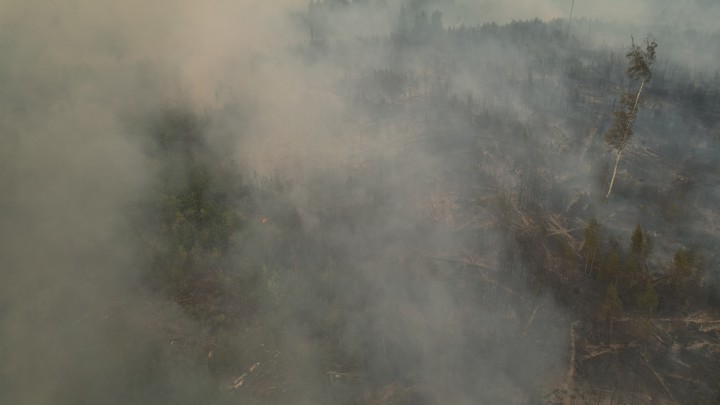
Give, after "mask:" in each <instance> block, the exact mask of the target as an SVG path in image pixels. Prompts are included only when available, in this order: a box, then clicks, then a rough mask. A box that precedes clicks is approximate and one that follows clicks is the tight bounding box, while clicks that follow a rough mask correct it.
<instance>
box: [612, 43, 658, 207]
mask: <svg viewBox="0 0 720 405" xmlns="http://www.w3.org/2000/svg"><path fill="white" fill-rule="evenodd" d="M655 48H657V43H656V42H655V41H654V40H653V39H652V38H651V37H650V36H648V37H647V38H645V49H643V48H642V47H640V46H638V45H635V40H634V39H633V41H632V46H631V48H630V51H629V52H628V53H627V54H626V55H625V56H626V57H627V59H628V68H627V72H626V73H627V75H628V77H629V78H630V80H632V81H634V82H636V81H638V80H639V81H640V87H639V88H638V89H637V91H635V92H632V91H626V92H625V93H624V94H623V95H622V97H621V98H620V110H618V111H615V112H613V115H614V120H613V124H612V126H611V127H610V130H609V131H608V132H607V134H605V141H606V142H607V143H608V145H610V147H612V148H613V149H615V167H614V168H613V171H612V177H611V178H610V186H609V187H608V191H607V195H605V199H608V198H610V193H612V189H613V186H614V185H615V176H616V175H617V169H618V164H619V163H620V158H621V157H622V153H623V150H624V149H625V147H626V146H627V145H628V142H629V141H630V137H631V136H632V134H633V130H632V127H633V124H634V123H635V118H636V117H637V108H638V104H639V102H640V95H641V94H642V92H643V89H644V88H645V85H646V84H647V83H648V81H650V78H651V77H652V70H651V68H652V65H653V63H654V62H655Z"/></svg>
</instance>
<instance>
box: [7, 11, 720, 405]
mask: <svg viewBox="0 0 720 405" xmlns="http://www.w3.org/2000/svg"><path fill="white" fill-rule="evenodd" d="M443 7H449V6H448V5H447V4H445V2H436V1H419V0H413V1H409V2H406V3H405V5H404V6H403V7H402V8H400V10H399V15H398V18H397V20H395V26H394V27H393V29H392V30H391V31H390V32H387V33H385V34H382V35H372V36H370V35H368V36H355V37H352V38H348V36H346V35H343V33H342V32H340V29H339V28H338V26H337V25H336V23H335V22H334V19H337V20H340V21H344V20H343V18H346V17H344V16H347V15H355V14H353V13H357V15H373V13H383V12H385V11H387V10H388V9H389V6H388V5H387V4H386V2H382V1H369V0H368V1H361V0H355V1H344V0H342V1H341V0H324V1H313V2H312V3H311V4H310V5H309V7H308V8H307V10H304V11H303V12H300V13H297V14H296V15H293V22H294V23H296V25H297V26H299V27H300V30H301V31H302V32H303V33H304V34H306V36H307V37H306V38H301V39H298V40H297V43H295V44H293V46H291V47H290V52H289V53H290V55H291V56H289V58H293V60H295V61H296V62H297V63H301V64H302V66H306V67H307V66H311V67H312V66H323V67H326V68H327V67H329V68H328V70H330V69H332V70H333V71H337V72H341V73H342V74H337V75H334V76H333V75H329V76H328V78H327V81H328V83H324V84H325V86H324V87H322V88H321V89H317V90H316V94H313V95H312V97H308V100H306V102H307V103H308V105H311V104H312V103H322V100H324V97H328V98H332V99H333V100H340V102H339V103H341V104H342V106H343V107H342V108H341V109H339V110H340V111H341V112H340V113H338V117H334V118H333V119H336V120H338V121H339V122H340V124H338V128H340V129H337V137H345V138H343V139H344V141H346V142H350V143H351V145H352V151H353V153H350V154H348V157H347V159H344V160H343V161H342V162H340V163H337V164H335V165H333V166H331V167H323V168H322V169H321V170H311V169H307V167H306V166H310V165H309V164H306V166H303V165H302V164H300V163H297V162H292V161H284V162H283V164H286V165H287V167H289V168H290V169H289V170H280V169H278V170H276V171H272V170H264V171H261V172H260V173H258V171H256V168H255V167H254V166H253V162H251V161H243V160H242V159H241V158H238V157H237V156H238V154H237V153H235V151H234V150H233V148H235V147H237V146H236V145H238V144H240V143H237V139H241V140H242V139H244V137H245V136H246V135H245V132H246V131H248V132H249V131H250V129H249V128H250V125H247V126H244V125H236V122H235V121H233V120H235V119H237V120H243V119H247V120H248V121H250V120H251V119H252V114H250V113H249V112H248V110H250V109H252V107H250V106H248V105H243V104H232V103H230V102H228V103H226V104H223V103H224V100H221V99H220V100H219V101H218V100H216V101H217V104H219V105H221V107H218V108H215V109H208V110H203V111H202V112H199V111H196V109H193V108H190V107H185V106H177V105H174V106H168V107H165V108H161V109H159V110H158V111H151V112H144V114H140V115H133V116H132V117H130V118H127V117H126V118H125V122H124V123H125V124H126V126H127V128H128V131H129V132H131V133H132V134H133V141H134V142H137V143H139V144H140V145H141V146H142V152H143V154H144V157H145V158H147V160H148V162H150V164H149V167H150V169H151V170H150V174H148V177H150V178H151V180H150V181H149V183H148V185H147V187H146V190H144V191H145V192H144V193H143V194H142V195H139V196H137V197H134V198H133V199H132V201H133V202H132V204H130V205H129V206H128V207H126V210H125V212H124V215H125V218H126V219H127V222H128V223H130V226H129V228H130V229H129V230H128V231H127V235H126V237H127V239H128V240H131V241H132V242H131V243H132V245H133V246H134V247H135V249H136V250H137V251H138V252H139V259H138V263H137V266H138V267H140V268H141V269H142V271H141V277H139V279H138V282H137V288H139V289H143V290H146V291H148V292H149V294H150V295H152V296H156V297H162V300H163V302H170V303H172V308H173V310H174V311H177V312H178V313H180V314H181V315H177V318H173V316H175V315H173V316H165V315H163V316H161V317H160V318H161V319H163V320H164V323H163V324H161V325H148V326H147V328H149V329H151V330H152V332H149V334H151V335H153V336H154V339H155V340H154V341H155V342H159V343H157V346H152V347H151V348H150V349H148V350H147V352H143V354H142V356H143V357H144V358H150V360H149V363H148V364H150V363H151V364H154V365H155V366H154V367H150V366H148V367H147V368H144V366H138V367H134V368H130V370H141V371H143V372H144V374H143V373H141V374H142V376H144V377H143V378H137V377H136V378H130V379H123V380H122V383H118V384H117V385H112V386H110V387H108V388H107V390H108V393H109V395H110V396H112V397H113V398H115V401H116V402H117V403H123V401H130V402H125V403H131V402H132V403H156V402H153V401H157V400H158V398H160V399H161V400H167V401H173V403H202V402H198V401H201V400H207V401H209V402H208V403H252V404H275V403H315V404H367V405H370V404H378V405H379V404H441V403H448V404H452V403H457V404H465V403H498V404H499V403H527V404H538V403H542V404H572V403H575V404H586V403H587V404H591V403H592V404H600V403H610V404H614V403H618V404H619V403H623V404H625V403H628V404H665V403H667V404H674V403H687V404H691V403H692V404H694V403H697V404H714V403H718V401H720V385H719V384H718V381H720V363H719V362H718V359H719V358H720V287H719V285H720V284H719V283H720V279H719V278H720V273H718V268H719V267H718V266H719V265H720V262H719V261H718V253H717V252H718V251H720V250H719V249H720V239H719V238H718V231H719V230H720V228H718V226H720V225H719V224H720V212H718V211H717V206H718V203H719V202H720V191H719V190H720V189H719V188H718V179H720V164H718V163H720V132H719V128H720V76H719V75H718V71H717V70H716V71H715V72H714V74H711V73H708V72H707V71H704V70H702V69H694V68H693V66H692V65H691V64H690V63H688V66H685V65H683V64H681V63H679V62H677V61H674V60H671V59H670V58H666V57H664V56H663V52H664V50H663V49H664V47H666V44H664V43H663V42H662V41H663V39H662V38H667V35H664V33H660V34H663V35H659V36H658V37H657V38H654V39H653V37H650V36H648V37H646V39H643V42H642V43H638V44H636V43H635V42H634V40H633V39H631V38H628V39H627V49H624V48H622V47H617V48H611V47H607V46H604V45H599V44H598V43H597V42H594V41H593V40H592V36H591V35H590V34H584V33H585V32H591V31H592V30H598V31H600V30H601V28H602V23H600V22H597V21H585V20H579V21H574V22H573V24H574V25H573V30H569V29H568V24H567V21H565V20H553V21H541V20H538V19H536V20H530V21H514V22H512V23H508V24H496V23H488V24H480V25H457V26H448V25H446V24H445V23H444V22H443V14H442V13H441V11H439V9H440V8H443ZM666 29H667V30H670V28H667V27H666ZM703 35H704V34H699V33H688V32H686V33H679V34H678V38H679V39H678V41H681V40H684V39H686V38H685V37H687V36H693V38H694V39H695V40H696V41H697V42H698V43H711V42H712V41H713V40H715V39H717V38H716V37H717V35H716V34H714V35H711V34H707V35H705V36H703ZM671 45H672V44H667V47H668V48H669V47H670V46H671ZM673 46H674V45H673ZM365 53H366V54H367V55H374V56H372V57H370V56H368V57H367V60H363V61H361V62H362V63H360V61H358V59H363V55H364V54H365ZM353 55H355V56H353ZM358 55H359V56H358ZM377 55H382V56H380V57H377ZM476 76H477V77H480V79H478V78H477V77H476ZM651 77H652V80H650V78H651ZM476 79H477V80H476ZM218 98H219V97H218ZM333 107H334V105H333ZM333 111H336V110H333ZM237 117H241V118H237ZM278 119H280V118H278ZM230 123H232V124H230ZM387 128H391V130H387ZM290 130H292V129H290ZM343 131H344V132H343ZM348 134H350V135H348ZM388 134H389V135H388ZM293 147H294V146H292V145H291V146H290V147H289V148H290V149H292V148H293ZM378 151H379V152H378ZM621 155H622V157H623V160H622V161H621V160H620V157H621ZM611 193H612V194H611ZM148 302H152V301H150V300H149V301H148ZM148 308H150V309H148V312H152V311H156V312H160V313H164V312H163V311H168V313H169V310H167V309H165V307H163V306H161V305H157V304H148ZM181 318H182V319H184V321H178V320H177V319H181ZM87 319H88V320H85V321H84V322H94V320H93V315H90V316H87ZM97 322H100V321H97ZM169 342H172V343H169ZM171 344H172V347H171V346H170V345H171ZM167 347H170V349H167ZM128 350H129V349H128ZM168 358H170V359H172V360H171V361H168V360H167V359H168ZM138 362H141V360H138ZM142 364H145V363H142ZM159 364H163V367H161V366H159ZM167 364H170V365H171V367H177V368H179V369H184V368H183V367H186V368H188V369H192V370H194V371H193V373H194V374H192V376H193V378H196V379H198V380H199V381H200V382H198V385H199V388H197V390H196V395H195V396H188V397H186V398H179V397H176V396H173V395H165V396H163V395H159V394H158V391H164V390H168V389H169V388H168V387H170V386H171V384H168V385H159V386H153V385H152V384H149V383H148V382H147V381H152V380H153V379H156V378H157V376H158V375H160V374H163V373H165V372H166V371H165V370H166V368H165V365H167ZM198 370H199V371H198ZM0 376H1V374H0ZM197 376H200V377H197ZM178 380H179V381H186V380H184V379H182V378H178ZM188 380H189V379H188ZM478 381H482V383H478ZM2 388H3V383H2V382H0V389H2ZM200 393H202V394H200ZM97 395H98V398H99V397H101V396H102V395H101V394H97ZM103 395H105V394H103ZM0 398H2V396H0ZM66 398H69V399H67V401H72V399H73V398H74V397H73V396H72V395H70V394H67V395H65V396H64V397H62V398H61V400H63V399H66ZM183 401H185V402H183ZM68 403H70V402H68ZM113 403H114V402H113Z"/></svg>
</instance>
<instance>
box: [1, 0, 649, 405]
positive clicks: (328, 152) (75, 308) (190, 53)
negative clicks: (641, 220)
mask: <svg viewBox="0 0 720 405" xmlns="http://www.w3.org/2000/svg"><path fill="white" fill-rule="evenodd" d="M4 3H5V4H3V5H2V9H3V10H5V12H4V13H3V16H2V17H0V18H1V19H0V23H1V24H2V26H1V29H2V31H1V33H0V48H1V49H2V51H3V53H4V57H3V59H2V61H1V62H0V82H2V86H3V95H2V97H0V105H1V106H2V109H1V110H0V113H1V114H2V124H0V125H2V131H3V145H4V146H3V148H2V152H0V153H1V154H2V157H3V159H2V163H1V164H2V174H0V176H2V177H0V178H1V179H2V184H3V186H2V187H3V190H2V192H0V209H2V229H3V232H2V244H1V245H2V247H1V248H0V252H2V257H3V259H2V261H3V267H4V268H5V271H4V272H3V282H2V287H0V288H2V290H1V291H2V295H1V296H0V297H1V298H0V303H1V304H2V306H1V307H0V308H1V309H0V315H1V316H2V318H1V319H2V332H1V335H0V337H1V339H0V353H1V354H2V357H3V359H4V361H3V366H2V368H1V370H2V374H1V376H2V379H1V381H0V399H2V400H3V402H7V403H86V402H87V403H94V402H110V403H113V402H116V403H225V402H228V403H233V402H237V401H244V402H250V401H255V402H257V403H355V402H362V401H366V402H368V403H372V401H381V400H382V397H384V398H385V400H386V401H388V400H391V398H395V400H396V401H412V402H413V403H414V402H418V403H478V402H480V403H506V402H513V401H523V400H534V399H536V398H538V397H540V396H541V395H543V394H545V393H546V392H547V387H554V386H557V385H559V384H561V383H562V380H563V378H564V374H563V373H564V367H565V365H566V362H567V358H566V356H567V355H566V353H567V350H568V339H569V336H568V330H569V322H568V320H567V319H569V318H567V317H566V314H565V313H564V311H563V310H561V309H559V308H558V307H557V306H556V304H555V303H554V301H553V299H552V297H550V296H549V294H542V293H541V292H540V291H539V290H538V287H537V285H536V284H537V283H535V282H533V280H532V277H528V276H527V275H528V274H530V272H529V270H528V268H526V265H525V264H524V263H523V262H522V260H521V259H520V258H518V257H516V256H512V255H510V256H512V257H511V259H507V258H506V257H505V256H504V255H503V254H501V253H499V252H506V251H507V246H513V244H514V243H515V242H514V241H512V240H511V238H508V237H507V235H506V234H505V233H504V232H503V230H502V229H501V227H499V226H495V225H494V226H485V227H483V226H480V225H484V224H485V223H484V222H482V221H480V220H485V221H486V222H489V223H497V222H501V221H502V220H503V218H502V213H503V208H502V207H503V203H502V201H501V199H497V201H495V200H496V198H495V197H491V198H489V199H488V200H489V202H488V201H487V200H483V199H484V198H485V196H484V195H483V194H482V193H481V192H478V191H476V190H484V189H493V190H494V189H497V188H499V187H500V186H499V184H500V185H501V186H503V187H509V188H513V187H516V186H517V187H520V186H519V185H517V184H522V180H518V179H517V178H516V177H515V176H514V173H517V172H518V171H522V170H523V169H522V168H520V169H519V168H518V166H517V164H516V162H521V161H529V162H531V163H529V165H533V164H535V162H540V163H537V164H542V165H544V166H547V168H548V170H553V169H555V170H557V171H565V170H566V169H565V167H572V166H573V165H574V164H575V161H574V160H572V159H559V158H558V156H560V155H559V154H553V155H548V156H539V154H538V153H537V149H538V147H539V146H542V145H548V144H550V142H551V141H552V140H549V139H547V138H545V137H546V133H548V132H551V131H550V130H549V129H548V128H553V125H552V124H547V125H545V126H542V125H541V126H540V127H539V128H541V129H539V130H537V131H535V132H532V131H529V130H528V128H530V127H531V126H532V125H531V124H534V123H536V122H538V121H542V120H538V119H537V118H536V115H535V112H534V111H536V109H537V108H538V105H540V104H541V103H542V100H545V101H546V102H547V101H548V100H550V99H553V98H554V99H555V100H556V101H557V100H560V101H557V103H555V104H553V103H548V105H547V106H546V108H547V111H551V112H557V111H560V110H562V109H563V108H564V107H563V103H562V100H566V99H569V98H570V97H571V96H572V95H571V94H566V93H564V92H563V91H562V90H557V89H561V88H563V87H562V86H557V83H556V82H554V79H552V78H551V74H550V72H551V70H552V69H551V67H549V65H548V64H547V63H548V62H547V60H540V59H538V58H537V54H531V56H528V52H527V47H528V45H527V44H525V45H523V44H522V43H517V42H513V41H505V40H503V39H497V38H494V37H493V38H491V39H488V40H482V41H481V42H480V43H481V44H480V45H478V46H474V47H470V46H468V47H464V46H456V47H455V46H447V45H448V44H451V43H452V44H455V43H456V42H454V41H450V40H448V36H449V35H451V34H450V33H449V32H448V31H446V30H447V28H448V26H455V24H458V23H459V22H465V23H466V24H471V23H474V22H482V21H491V20H499V21H502V20H503V19H508V18H510V17H511V16H513V14H512V13H510V12H509V11H508V10H509V8H508V6H506V5H500V4H499V3H493V4H490V3H488V4H484V5H483V4H481V5H476V4H473V5H471V4H468V3H466V2H457V3H451V2H417V1H416V2H409V3H405V4H400V3H392V2H381V1H377V2H373V1H366V2H349V3H348V2H342V1H338V2H323V3H315V4H314V5H312V6H310V7H308V5H307V4H306V3H305V2H302V1H287V2H272V3H270V2H231V1H221V0H218V1H214V2H212V3H211V4H207V3H205V4H203V5H200V4H199V3H198V4H195V3H193V2H172V3H169V2H154V3H152V4H144V3H142V4H141V3H139V2H131V3H127V2H125V3H123V4H122V5H120V4H115V3H114V2H89V1H74V2H68V3H66V4H52V5H49V4H43V2H39V1H37V2H28V1H23V2H4ZM335 3H337V4H335ZM387 3H390V4H387ZM401 6H402V7H401ZM561 6H562V5H561V4H559V3H556V2H547V3H544V4H542V5H539V4H537V3H533V4H532V5H526V7H525V6H522V5H518V4H514V5H512V7H511V8H513V9H517V8H520V9H521V10H523V12H524V13H527V15H522V16H518V18H532V17H536V16H537V17H540V18H542V19H544V20H549V19H551V18H557V17H563V16H564V13H565V10H564V9H563V8H562V7H561ZM581 6H582V5H581V4H580V2H578V4H577V7H578V9H577V11H576V12H577V13H578V14H577V15H578V16H582V12H583V11H582V7H581ZM637 7H638V8H642V6H640V5H638V6H637ZM436 10H438V11H441V12H442V14H441V15H439V16H440V20H433V17H432V14H433V12H434V11H436ZM458 10H459V11H458ZM463 10H465V11H471V12H469V13H468V12H464V11H463ZM403 12H404V13H406V14H405V15H404V16H403V15H402V14H401V13H403ZM603 12H607V11H606V10H603ZM422 13H425V16H424V17H422V15H423V14H422ZM481 14H482V15H483V17H482V18H480V17H478V18H476V19H473V20H472V21H467V20H460V19H459V18H460V16H461V15H462V16H463V18H465V19H467V18H471V17H468V16H479V15H481ZM589 15H592V14H589ZM609 15H613V14H609ZM627 15H628V14H627V13H620V14H618V16H622V19H623V20H625V19H626V18H627ZM634 15H638V16H640V15H645V13H643V12H642V11H638V12H636V13H635V14H634ZM402 18H406V19H407V20H406V21H405V23H406V24H407V25H405V26H404V28H403V27H402V25H401V24H402V23H401V22H400V21H401V19H402ZM483 19H485V20H483ZM632 22H635V23H637V21H635V20H633V21H632ZM433 24H434V25H433ZM537 25H538V26H539V25H540V23H538V24H537ZM542 29H544V28H542ZM563 29H565V25H564V24H562V23H558V24H557V25H556V26H551V28H550V29H549V33H548V34H547V37H546V38H552V36H553V35H555V34H553V30H557V31H558V32H562V30H563ZM456 35H458V36H460V37H461V36H462V35H463V34H462V33H457V34H456ZM560 54H562V51H560ZM483 55H491V57H484V56H483ZM543 63H544V64H545V65H543ZM508 66H511V68H510V69H508ZM543 66H545V67H543ZM543 69H546V70H545V71H544V70H543ZM533 74H534V75H535V76H534V77H533V76H532V75H533ZM529 77H532V80H530V79H529ZM529 81H532V83H533V86H535V87H534V90H532V91H534V92H535V93H534V94H535V96H534V97H535V98H532V97H529V96H528V94H529V93H528V91H529V90H528V86H527V83H528V82H529ZM550 88H552V89H555V90H553V91H555V93H546V94H545V95H543V93H544V92H543V89H550ZM547 94H553V95H554V96H547ZM543 97H544V98H543ZM533 100H534V101H533ZM609 102H610V101H608V103H609ZM461 105H464V107H462V108H460V107H459V106H461ZM481 111H485V113H484V114H486V115H489V116H492V117H491V118H488V119H487V120H485V121H478V119H477V118H473V119H467V116H468V115H467V114H469V115H470V116H482V114H480V112H481ZM515 121H519V122H520V123H521V124H518V125H516V124H514V122H515ZM478 122H480V124H478ZM478 125H479V126H480V127H481V128H480V129H478ZM562 125H565V124H562ZM566 128H567V131H570V128H571V126H570V125H567V127H566ZM178 134H181V135H178ZM478 139H482V141H481V142H479V141H478ZM556 141H557V140H556ZM508 144H510V145H513V147H511V148H507V147H503V146H501V145H508ZM158 150H159V151H160V152H158ZM163 151H164V152H163ZM502 154H504V155H502ZM553 159H556V160H555V161H554V162H553ZM478 160H481V162H478ZM482 160H484V162H482ZM589 177H590V175H589V174H579V175H578V178H577V179H575V180H574V181H573V182H571V183H565V184H563V185H562V187H565V188H566V189H564V190H562V191H561V194H562V195H565V196H567V197H568V198H569V197H571V196H573V195H574V194H575V193H576V192H577V188H579V187H584V185H586V184H587V183H589V182H590V180H589V179H588V178H589ZM197 179H199V180H197ZM196 180H197V181H196ZM198 191H201V192H202V194H203V195H204V196H205V197H204V199H203V198H200V197H197V193H196V192H198ZM193 193H196V194H193ZM185 197H187V198H188V199H189V200H188V201H190V200H191V202H192V203H193V204H195V203H196V204H197V205H202V204H206V205H204V206H203V208H205V209H206V211H205V212H209V213H207V214H202V213H201V211H202V209H200V208H198V209H197V215H198V216H197V218H195V217H192V218H193V220H190V219H188V218H191V213H192V212H193V211H192V210H191V209H190V208H188V207H186V206H185V205H184V204H186V202H185V200H183V198H185ZM187 204H188V206H189V205H192V204H190V202H188V203H187ZM559 205H562V204H559ZM168 207H170V208H168ZM191 208H192V207H191ZM183 210H185V211H183ZM178 214H179V216H178ZM192 215H194V214H192ZM202 215H207V216H205V217H203V216H202ZM213 215H216V216H213ZM208 217H209V218H214V219H211V220H208V219H207V218H208ZM178 218H180V219H178ZM188 240H189V241H188ZM178 246H179V247H178ZM187 257H190V258H191V259H187ZM178 263H179V264H178ZM158 269H159V270H158ZM178 269H180V270H181V271H180V270H178ZM176 270H177V271H176ZM148 274H149V275H148ZM163 282H165V283H166V284H172V283H177V285H175V284H173V285H172V286H169V287H168V286H165V285H163ZM188 285H190V286H193V285H194V286H202V288H203V289H204V290H202V292H195V291H193V290H192V289H188ZM256 364H257V366H255V365H256ZM250 370H252V371H250ZM243 376H244V377H243ZM233 388H234V389H233ZM389 398H390V399H389Z"/></svg>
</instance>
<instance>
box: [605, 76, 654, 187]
mask: <svg viewBox="0 0 720 405" xmlns="http://www.w3.org/2000/svg"><path fill="white" fill-rule="evenodd" d="M643 87H645V80H643V81H642V82H640V88H639V89H638V92H637V95H636V96H635V103H633V108H632V111H630V120H629V121H628V124H627V126H626V127H625V133H624V134H623V140H622V142H621V143H620V144H621V145H622V146H621V147H620V149H618V152H617V156H616V157H615V168H614V169H613V174H612V177H611V178H610V187H609V188H608V192H607V195H606V196H605V200H608V199H609V198H610V193H612V189H613V185H614V184H615V175H616V174H617V168H618V164H619V163H620V157H621V156H622V152H623V149H625V146H626V145H627V140H628V139H627V138H628V132H630V128H632V125H633V123H634V122H635V111H637V105H638V102H639V101H640V94H641V93H642V91H643Z"/></svg>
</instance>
